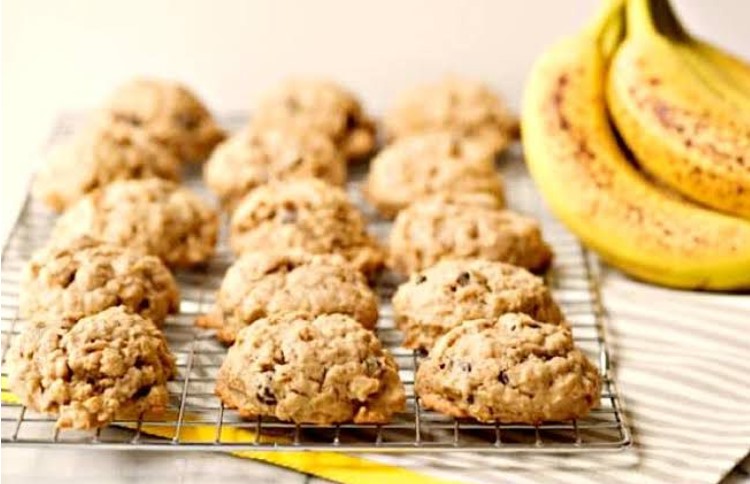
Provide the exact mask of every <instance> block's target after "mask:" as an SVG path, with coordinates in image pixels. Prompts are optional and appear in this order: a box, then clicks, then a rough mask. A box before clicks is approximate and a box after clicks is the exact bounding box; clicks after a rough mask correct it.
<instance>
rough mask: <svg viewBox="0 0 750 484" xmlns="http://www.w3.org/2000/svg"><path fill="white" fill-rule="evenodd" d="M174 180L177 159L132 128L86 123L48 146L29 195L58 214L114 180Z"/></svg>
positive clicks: (175, 179)
mask: <svg viewBox="0 0 750 484" xmlns="http://www.w3.org/2000/svg"><path fill="white" fill-rule="evenodd" d="M154 177H155V178H164V179H167V180H174V181H177V180H179V179H180V160H179V158H177V157H176V156H175V155H174V154H173V153H172V152H171V151H169V150H168V149H166V148H165V147H164V146H162V145H161V144H159V143H158V142H156V141H154V140H153V139H151V138H150V137H149V136H148V135H147V134H146V133H143V132H142V131H139V130H137V129H117V130H113V129H109V128H107V127H103V126H96V125H92V126H89V127H87V128H86V129H84V130H83V131H82V132H81V133H79V134H78V135H76V136H75V137H74V138H73V139H72V140H70V141H67V142H65V143H63V144H61V145H58V146H56V147H54V148H53V149H52V151H51V152H50V155H49V157H48V159H47V160H46V164H44V165H43V166H42V168H41V170H40V171H39V173H37V175H36V177H35V178H34V185H33V192H34V196H36V197H37V198H39V199H41V200H42V201H43V202H44V203H45V204H47V205H48V206H49V207H50V208H52V209H53V210H55V211H58V212H61V211H63V210H65V209H66V208H67V207H68V206H70V205H71V204H73V203H74V202H76V201H77V200H78V199H80V198H81V197H83V196H84V195H86V194H87V193H90V192H92V191H94V190H96V189H97V188H100V187H103V186H105V185H108V184H109V183H112V182H113V181H115V180H133V179H142V178H154Z"/></svg>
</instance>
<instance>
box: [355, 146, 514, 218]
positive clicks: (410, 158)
mask: <svg viewBox="0 0 750 484" xmlns="http://www.w3.org/2000/svg"><path fill="white" fill-rule="evenodd" d="M442 192H449V193H487V194H490V195H492V196H494V197H495V198H497V200H498V201H499V203H500V204H502V203H503V200H504V192H503V183H502V179H501V178H500V175H499V174H498V173H496V171H495V166H494V164H493V162H492V159H491V158H490V157H488V156H487V155H486V151H485V150H484V148H482V147H481V146H479V145H478V144H477V143H475V142H473V141H469V140H467V139H462V138H460V137H458V136H455V135H453V134H450V133H445V132H443V133H429V134H421V135H415V136H412V137H408V138H405V139H402V140H399V141H396V142H395V143H393V144H392V145H390V146H388V147H386V148H385V149H383V151H381V152H380V153H378V155H377V156H376V157H375V158H373V160H372V161H371V163H370V172H369V173H368V175H367V181H366V182H365V184H364V185H363V194H364V196H365V198H366V199H367V201H368V202H370V204H372V205H373V206H374V207H375V208H376V209H377V210H378V212H380V214H381V215H382V216H384V217H386V218H393V217H395V216H396V214H397V213H398V212H399V210H402V209H403V208H405V207H406V206H408V205H409V204H410V203H413V202H414V201H415V200H418V199H420V198H424V197H426V196H428V195H432V194H435V193H442Z"/></svg>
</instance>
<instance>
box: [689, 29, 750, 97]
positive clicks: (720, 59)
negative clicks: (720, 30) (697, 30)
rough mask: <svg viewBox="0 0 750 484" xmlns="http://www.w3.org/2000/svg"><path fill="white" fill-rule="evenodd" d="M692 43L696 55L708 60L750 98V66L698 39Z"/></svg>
mask: <svg viewBox="0 0 750 484" xmlns="http://www.w3.org/2000/svg"><path fill="white" fill-rule="evenodd" d="M693 43H694V45H695V47H694V48H695V49H696V50H697V51H698V53H699V54H700V55H701V56H702V57H704V58H705V59H708V61H709V62H710V63H711V64H713V65H714V66H715V67H716V68H717V69H719V70H720V71H722V72H723V73H724V75H725V76H726V77H727V78H728V79H729V81H730V82H732V84H733V85H735V86H736V87H737V88H738V89H740V90H741V91H742V93H743V94H744V95H745V96H748V97H750V64H749V63H747V62H746V61H744V60H742V59H741V58H740V57H737V56H735V55H733V54H730V53H729V52H725V51H723V50H721V49H719V48H718V47H716V46H714V45H711V44H709V43H708V42H705V41H703V40H700V39H694V40H693Z"/></svg>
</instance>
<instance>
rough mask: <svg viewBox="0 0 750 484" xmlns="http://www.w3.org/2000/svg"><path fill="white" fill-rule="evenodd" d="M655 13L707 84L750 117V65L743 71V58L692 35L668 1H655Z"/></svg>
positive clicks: (657, 21)
mask: <svg viewBox="0 0 750 484" xmlns="http://www.w3.org/2000/svg"><path fill="white" fill-rule="evenodd" d="M653 15H654V24H655V25H656V26H657V28H658V30H659V32H660V33H661V34H662V35H664V36H666V37H667V38H668V40H669V41H670V42H671V43H672V46H673V48H674V49H675V51H676V52H677V54H678V55H679V56H680V57H681V58H682V60H683V61H684V62H685V64H687V65H688V66H689V67H690V68H691V69H692V70H693V71H694V72H695V74H696V75H697V76H698V77H699V78H700V79H701V81H703V83H704V84H705V85H706V87H707V88H708V89H709V90H710V91H711V92H712V93H713V94H714V95H715V96H716V97H718V98H719V99H721V100H722V101H723V102H725V103H727V104H728V106H729V107H730V108H731V109H733V110H734V112H735V113H736V114H737V115H738V116H741V117H742V116H744V117H745V119H746V120H750V117H749V116H750V68H747V67H746V68H745V69H744V70H743V69H742V68H741V67H740V66H742V61H741V60H739V59H737V58H734V57H733V56H731V55H729V54H727V53H724V52H722V51H721V49H719V48H717V47H714V46H712V45H711V44H709V43H707V42H704V41H702V40H699V39H696V38H695V37H693V36H692V35H690V34H689V33H688V31H687V30H686V29H685V27H684V26H683V25H682V23H681V22H680V21H679V19H678V18H677V15H676V14H675V12H674V10H673V9H672V5H671V4H670V2H669V0H664V1H659V2H655V3H654V13H653ZM713 57H715V58H716V59H715V61H714V60H712V58H713ZM718 62H726V63H727V64H728V65H731V68H729V67H728V68H723V67H721V66H720V65H719V64H718ZM744 73H746V75H747V76H748V77H747V80H746V81H743V80H742V76H743V75H745V74H744ZM748 122H750V121H748Z"/></svg>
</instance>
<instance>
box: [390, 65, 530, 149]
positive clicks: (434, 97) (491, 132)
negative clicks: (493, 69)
mask: <svg viewBox="0 0 750 484" xmlns="http://www.w3.org/2000/svg"><path fill="white" fill-rule="evenodd" d="M384 124H385V129H386V133H387V136H388V137H389V138H390V139H397V138H403V137H405V136H410V135H413V134H416V133H424V132H429V131H443V130H448V131H454V132H456V133H457V134H460V135H462V136H466V137H469V138H472V139H474V140H475V141H476V142H478V143H480V144H481V145H482V146H484V147H485V149H486V150H487V152H488V153H491V154H493V155H496V154H498V153H500V152H502V151H503V150H504V149H505V148H506V147H507V146H508V145H509V144H510V142H511V141H512V140H513V139H514V138H515V137H517V136H518V122H517V120H516V119H515V118H514V116H512V115H511V114H510V112H509V111H508V109H507V108H506V106H505V104H504V103H503V102H502V101H501V100H500V98H499V97H497V95H495V93H493V92H492V90H491V89H490V88H489V87H488V86H486V85H485V84H482V83H481V82H477V81H473V80H470V79H464V78H460V77H455V76H449V77H445V78H443V79H441V80H439V81H437V82H433V83H428V84H423V85H420V86H416V87H414V88H412V89H409V90H408V91H406V92H404V93H403V94H402V95H401V96H400V97H399V98H398V99H397V101H396V104H395V105H394V107H393V108H392V109H391V110H390V111H389V112H388V113H387V114H386V116H385V119H384Z"/></svg>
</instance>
